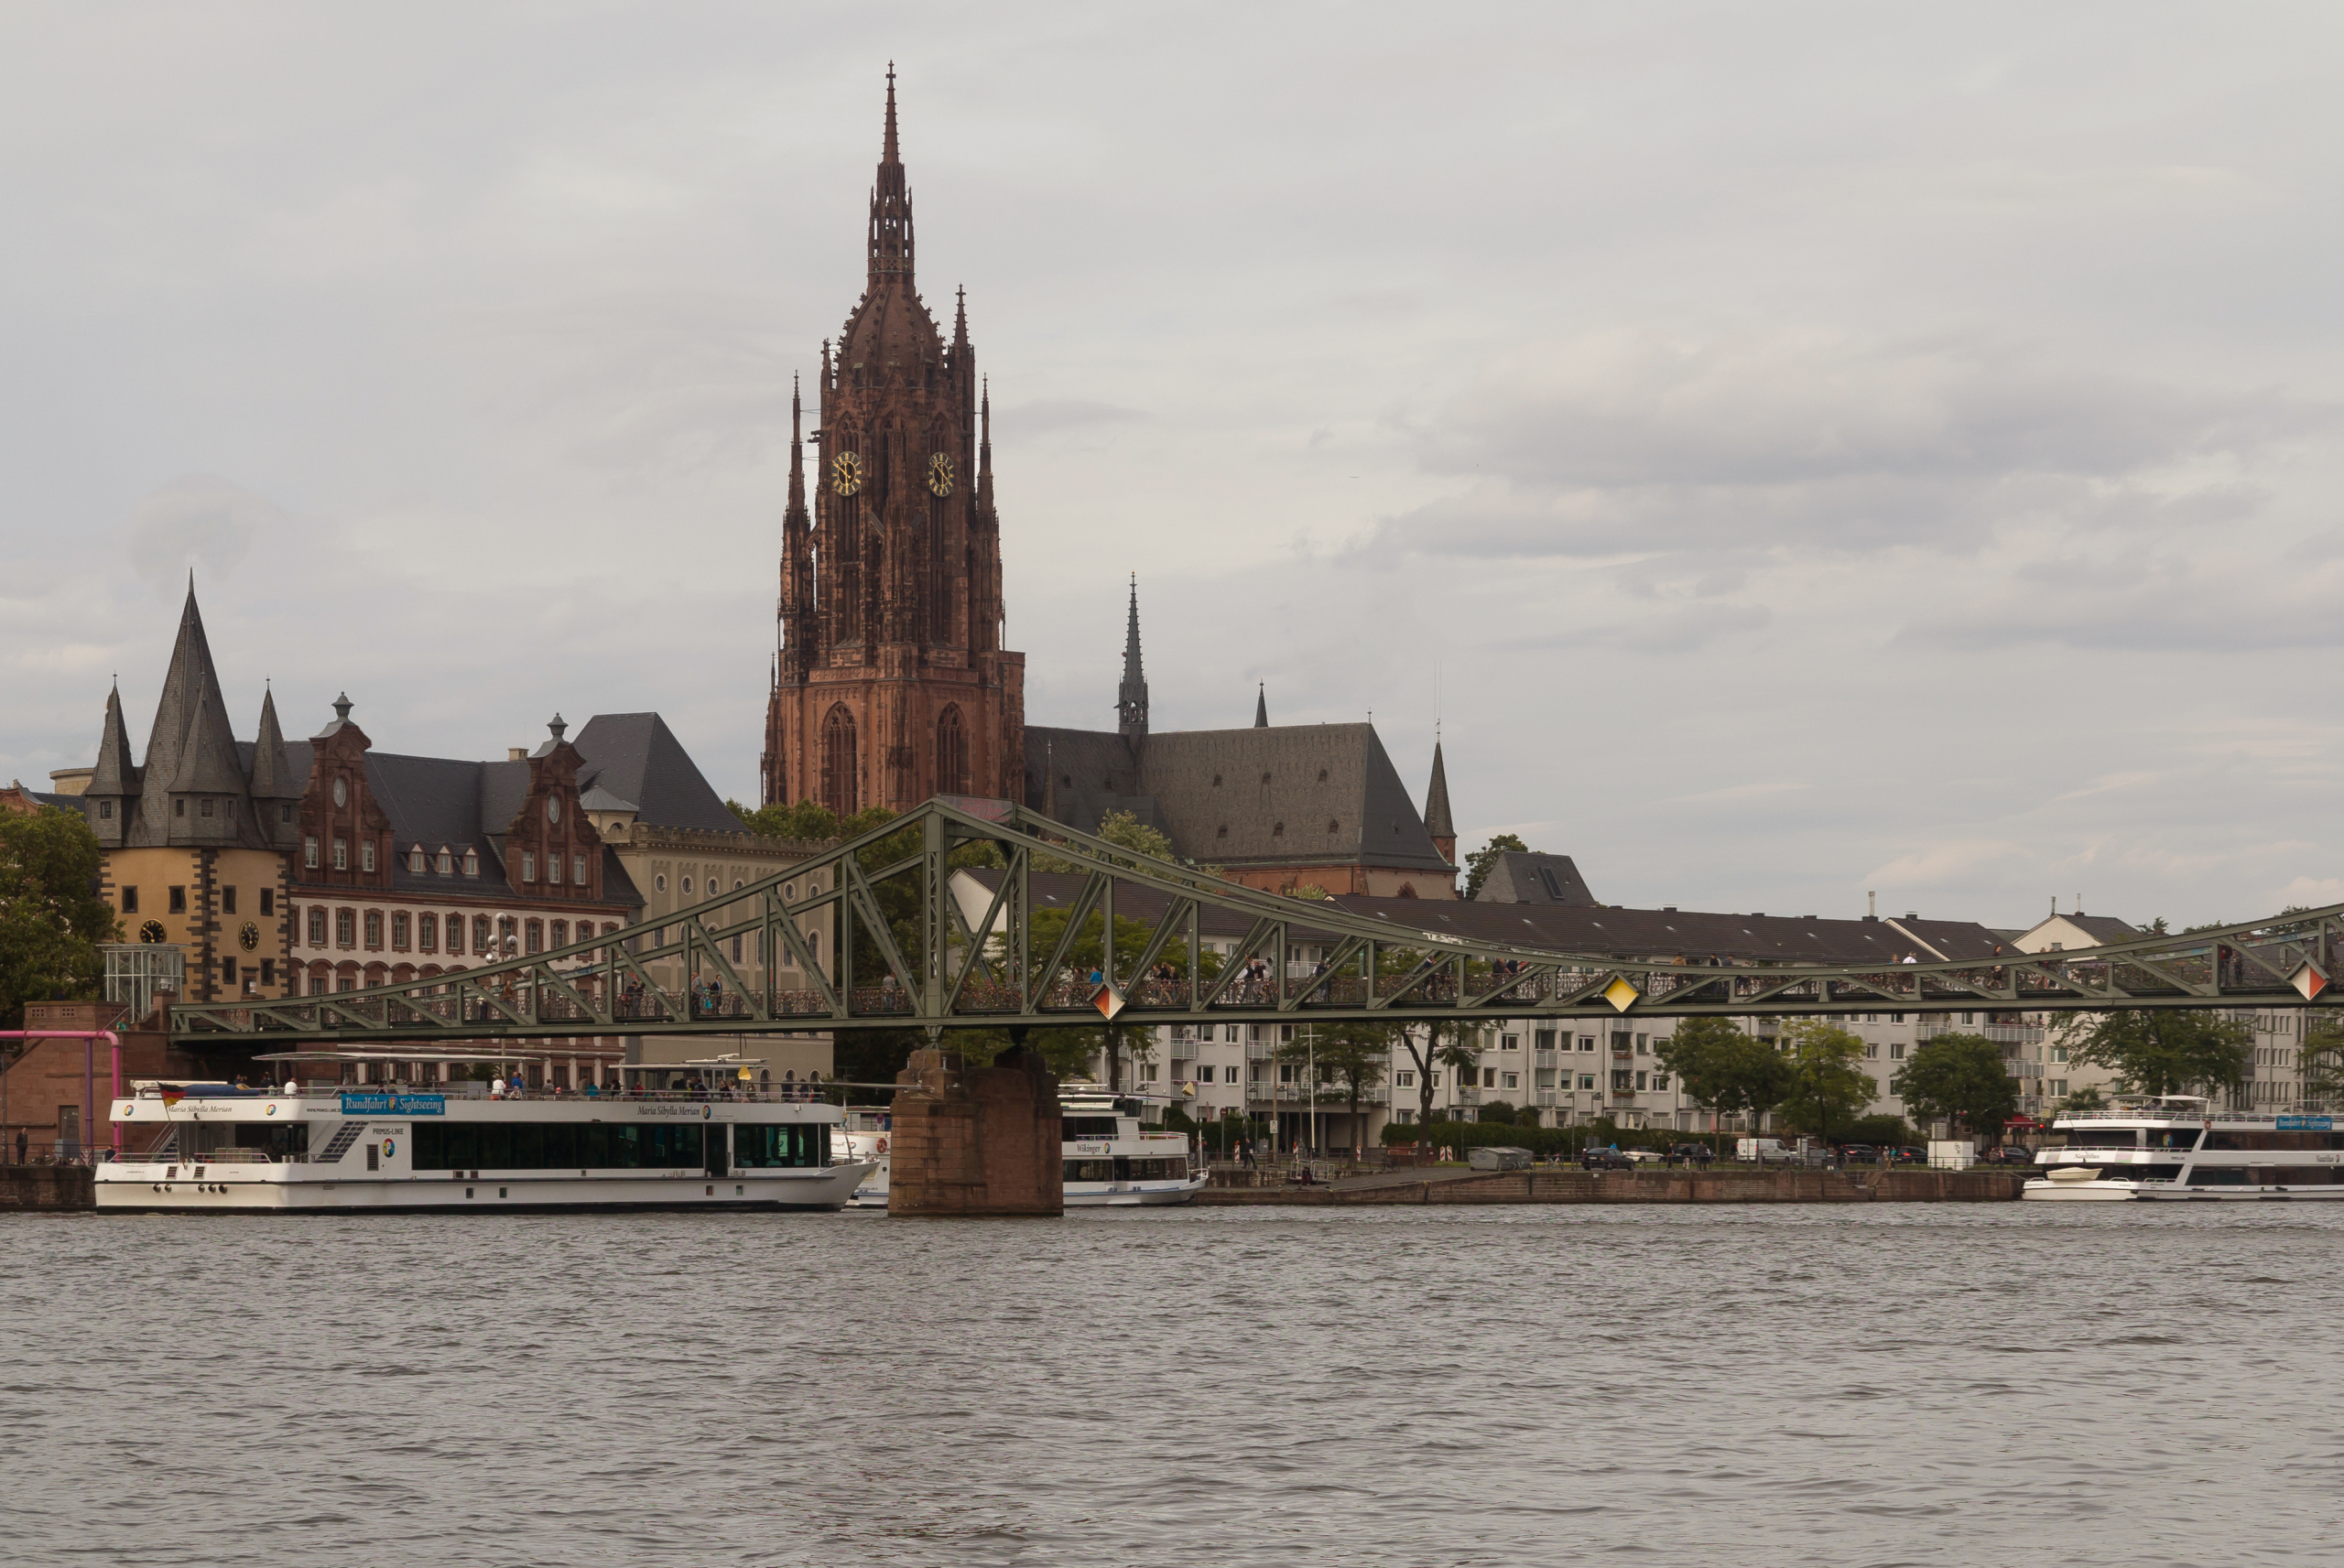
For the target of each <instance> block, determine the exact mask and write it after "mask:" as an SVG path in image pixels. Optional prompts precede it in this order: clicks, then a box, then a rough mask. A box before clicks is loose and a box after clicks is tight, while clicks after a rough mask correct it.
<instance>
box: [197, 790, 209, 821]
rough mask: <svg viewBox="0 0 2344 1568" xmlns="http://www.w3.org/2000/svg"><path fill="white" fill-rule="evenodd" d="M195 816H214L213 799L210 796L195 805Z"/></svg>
mask: <svg viewBox="0 0 2344 1568" xmlns="http://www.w3.org/2000/svg"><path fill="white" fill-rule="evenodd" d="M195 814H196V815H197V816H211V815H212V797H211V796H210V795H205V796H204V797H203V798H202V799H201V800H199V801H197V802H196V803H195Z"/></svg>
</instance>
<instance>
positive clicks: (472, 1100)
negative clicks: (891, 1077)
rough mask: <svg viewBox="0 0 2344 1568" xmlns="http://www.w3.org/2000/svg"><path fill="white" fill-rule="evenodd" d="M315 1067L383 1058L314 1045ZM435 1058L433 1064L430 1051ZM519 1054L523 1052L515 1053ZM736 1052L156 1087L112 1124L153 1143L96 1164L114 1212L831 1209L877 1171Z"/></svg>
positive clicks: (820, 1108) (120, 1104)
mask: <svg viewBox="0 0 2344 1568" xmlns="http://www.w3.org/2000/svg"><path fill="white" fill-rule="evenodd" d="M292 1059H293V1060H296V1061H298V1062H301V1063H303V1064H309V1063H320V1062H328V1061H335V1062H347V1061H351V1060H368V1061H379V1060H381V1059H382V1057H381V1055H380V1054H375V1055H374V1056H365V1057H361V1056H357V1055H355V1054H348V1053H326V1052H302V1053H298V1054H295V1055H294V1056H293V1058H292ZM435 1060H436V1058H435ZM504 1060H505V1061H510V1060H512V1058H510V1057H506V1058H504ZM738 1067H739V1064H738V1063H737V1062H736V1061H735V1060H734V1059H733V1058H718V1059H712V1060H710V1061H706V1062H681V1063H662V1064H656V1065H655V1064H646V1065H641V1066H637V1065H634V1064H629V1065H627V1066H625V1067H624V1068H623V1069H622V1072H623V1073H624V1074H625V1075H626V1076H627V1079H628V1081H627V1084H626V1087H624V1090H622V1091H616V1092H613V1093H609V1094H603V1095H600V1096H588V1095H583V1094H567V1093H565V1094H561V1095H559V1096H550V1097H548V1096H545V1095H542V1094H535V1093H533V1094H529V1095H526V1096H519V1095H515V1094H507V1095H505V1096H503V1097H492V1096H491V1095H490V1093H489V1089H490V1086H489V1085H487V1084H483V1083H478V1082H469V1081H467V1082H459V1083H450V1084H438V1083H431V1084H424V1085H419V1086H414V1087H408V1086H404V1085H399V1084H395V1083H394V1084H347V1085H330V1086H329V1085H308V1086H299V1087H296V1086H293V1085H289V1084H288V1085H287V1086H285V1087H266V1086H264V1087H260V1088H245V1087H239V1086H235V1085H230V1084H184V1085H179V1084H159V1083H157V1084H143V1085H141V1086H139V1087H138V1092H137V1093H136V1095H134V1096H133V1097H131V1098H125V1099H120V1100H116V1101H115V1102H114V1119H115V1120H117V1121H125V1122H129V1123H131V1124H133V1127H134V1128H135V1129H136V1130H138V1131H137V1133H135V1134H134V1135H138V1134H142V1133H143V1132H144V1130H146V1128H148V1127H151V1128H152V1129H153V1138H152V1141H151V1142H150V1144H149V1146H148V1147H147V1148H146V1151H145V1152H140V1153H134V1154H128V1155H125V1156H124V1157H121V1158H118V1159H114V1160H109V1161H106V1162H103V1163H102V1164H100V1165H99V1166H98V1167H97V1169H96V1172H95V1176H96V1182H95V1186H96V1192H97V1206H98V1207H100V1208H102V1209H147V1210H156V1209H160V1210H196V1211H205V1212H214V1213H218V1212H227V1211H263V1210H278V1211H282V1210H294V1211H299V1212H305V1213H316V1212H342V1211H348V1210H365V1211H369V1212H388V1211H394V1210H407V1211H413V1210H440V1211H445V1210H461V1209H471V1210H479V1209H508V1210H510V1209H529V1210H539V1211H543V1210H549V1209H636V1208H734V1209H739V1208H758V1209H836V1208H839V1207H841V1206H844V1205H845V1204H846V1202H847V1201H848V1199H849V1198H850V1197H852V1195H853V1193H854V1190H855V1188H856V1186H857V1185H858V1184H861V1183H862V1182H863V1179H864V1178H865V1177H866V1176H868V1175H869V1174H870V1173H871V1171H872V1167H871V1166H870V1165H869V1164H866V1163H862V1162H853V1161H848V1162H836V1163H834V1162H832V1158H831V1146H830V1138H831V1133H832V1131H833V1130H835V1129H836V1128H837V1127H838V1125H839V1119H840V1118H839V1109H838V1108H837V1107H836V1106H833V1105H827V1104H823V1103H820V1102H818V1101H811V1100H805V1099H799V1098H794V1095H793V1096H792V1097H791V1098H783V1097H784V1093H785V1091H776V1090H774V1089H771V1088H762V1089H761V1088H759V1087H755V1086H754V1085H752V1084H750V1083H749V1082H747V1081H746V1079H747V1074H746V1073H743V1072H739V1071H738Z"/></svg>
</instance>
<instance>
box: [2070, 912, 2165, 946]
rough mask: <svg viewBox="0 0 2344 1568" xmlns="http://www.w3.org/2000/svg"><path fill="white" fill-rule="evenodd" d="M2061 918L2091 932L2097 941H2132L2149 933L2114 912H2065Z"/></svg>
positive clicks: (2093, 938)
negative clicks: (2118, 917) (2120, 918)
mask: <svg viewBox="0 0 2344 1568" xmlns="http://www.w3.org/2000/svg"><path fill="white" fill-rule="evenodd" d="M2059 918H2060V919H2062V920H2064V921H2066V922H2067V924H2068V925H2073V926H2075V927H2077V928H2078V929H2079V930H2083V931H2088V932H2089V933H2090V934H2091V937H2092V940H2093V941H2095V942H2130V941H2132V939H2133V938H2134V937H2136V936H2145V935H2148V933H2147V932H2145V931H2143V930H2142V929H2141V928H2140V927H2139V926H2137V925H2132V924H2130V923H2128V922H2126V921H2122V920H2119V919H2117V918H2116V917H2115V916H2114V915H2112V914H2063V915H2061V916H2060V917H2059Z"/></svg>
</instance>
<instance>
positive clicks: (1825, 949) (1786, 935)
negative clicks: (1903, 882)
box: [1335, 894, 1994, 964]
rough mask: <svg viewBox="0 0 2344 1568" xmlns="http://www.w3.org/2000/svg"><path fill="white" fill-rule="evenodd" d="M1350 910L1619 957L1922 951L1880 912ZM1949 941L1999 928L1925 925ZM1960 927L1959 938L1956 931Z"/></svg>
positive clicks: (1485, 906) (1515, 907) (1375, 905)
mask: <svg viewBox="0 0 2344 1568" xmlns="http://www.w3.org/2000/svg"><path fill="white" fill-rule="evenodd" d="M1335 902H1336V903H1340V904H1341V905H1342V906H1343V907H1344V908H1346V909H1350V910H1355V911H1357V912H1359V913H1361V914H1373V915H1377V916H1380V917H1381V918H1384V919H1386V920H1389V921H1391V922H1393V923H1394V925H1410V926H1415V927H1416V928H1418V929H1421V930H1427V931H1438V932H1450V933H1454V934H1455V935H1459V936H1462V937H1466V938H1468V939H1470V940H1475V941H1483V942H1514V943H1521V944H1525V945H1526V946H1534V947H1556V948H1561V949H1564V950H1567V951H1571V952H1580V953H1602V954H1608V955H1611V956H1612V957H1622V958H1677V957H1682V958H1686V959H1687V960H1689V961H1692V962H1695V963H1701V962H1706V961H1708V960H1709V959H1711V958H1722V959H1729V960H1732V961H1735V962H1742V963H1755V962H1760V961H1763V962H1766V963H1776V964H1864V963H1882V964H1887V963H1893V962H1894V961H1896V960H1897V959H1899V958H1902V957H1904V956H1905V955H1906V954H1908V953H1911V954H1914V956H1915V957H1918V958H1920V959H1921V960H1922V961H1924V962H1926V961H1927V959H1928V957H1929V955H1928V954H1927V953H1926V952H1916V951H1915V940H1914V938H1913V937H1911V936H1908V935H1905V933H1903V932H1900V931H1898V930H1896V929H1895V928H1894V925H1891V923H1889V922H1887V921H1883V920H1807V919H1794V918H1792V917H1790V916H1788V915H1780V914H1774V915H1768V914H1704V913H1701V912H1698V911H1689V910H1674V909H1620V908H1615V907H1609V906H1606V905H1602V904H1594V905H1582V904H1521V903H1450V902H1448V901H1446V900H1427V899H1406V898H1371V897H1368V896H1366V895H1364V894H1346V895H1342V896H1340V897H1338V898H1337V899H1336V901H1335ZM1928 924H1929V925H1930V927H1931V928H1932V929H1933V930H1934V931H1936V933H1937V935H1940V936H1942V937H1943V938H1944V940H1945V941H1947V942H1948V943H1949V944H1952V945H1954V946H1957V947H1967V948H1969V949H1971V950H1970V951H1956V952H1952V953H1948V955H1947V956H1948V957H1955V958H1960V957H1974V956H1977V955H1976V952H1975V949H1976V948H1977V947H1978V946H1979V945H1980V944H1982V945H1983V947H1984V949H1985V950H1986V951H1988V952H1991V950H1992V948H1993V946H1994V935H1993V933H1992V932H1991V931H1988V930H1987V929H1986V928H1985V927H1984V926H1982V925H1965V924H1963V923H1960V922H1954V921H1932V922H1930V923H1928ZM1956 928H1959V936H1958V937H1957V930H1956Z"/></svg>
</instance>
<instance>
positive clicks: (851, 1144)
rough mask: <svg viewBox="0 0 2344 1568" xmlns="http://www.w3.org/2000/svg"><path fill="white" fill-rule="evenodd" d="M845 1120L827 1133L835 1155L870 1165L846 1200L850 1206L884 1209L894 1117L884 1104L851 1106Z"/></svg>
mask: <svg viewBox="0 0 2344 1568" xmlns="http://www.w3.org/2000/svg"><path fill="white" fill-rule="evenodd" d="M844 1116H845V1119H844V1120H843V1121H842V1122H841V1124H840V1127H839V1130H837V1131H836V1132H834V1133H832V1134H831V1135H830V1137H831V1146H832V1149H833V1150H834V1156H833V1157H834V1158H837V1159H841V1160H846V1161H853V1162H857V1163H860V1164H864V1165H868V1166H870V1167H871V1173H870V1174H869V1175H866V1176H864V1177H863V1180H862V1182H861V1183H860V1184H857V1185H856V1187H855V1189H854V1195H853V1196H852V1197H850V1198H848V1199H847V1200H846V1206H847V1207H849V1208H885V1207H886V1206H887V1172H888V1169H889V1167H890V1165H891V1164H892V1163H893V1162H892V1161H891V1160H890V1158H889V1155H888V1148H889V1145H890V1144H891V1143H892V1142H893V1141H894V1137H893V1134H894V1127H895V1117H894V1115H893V1114H892V1113H891V1112H889V1111H888V1110H887V1108H885V1107H884V1106H867V1105H851V1106H848V1107H847V1108H846V1109H845V1113H844Z"/></svg>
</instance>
